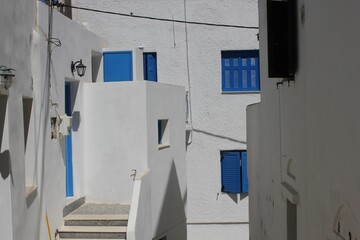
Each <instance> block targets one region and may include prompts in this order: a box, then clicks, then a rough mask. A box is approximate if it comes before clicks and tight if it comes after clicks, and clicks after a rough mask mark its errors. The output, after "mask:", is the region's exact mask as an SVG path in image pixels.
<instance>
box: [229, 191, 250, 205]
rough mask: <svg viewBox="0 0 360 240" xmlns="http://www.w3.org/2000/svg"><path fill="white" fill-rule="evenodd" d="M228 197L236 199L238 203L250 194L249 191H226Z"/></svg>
mask: <svg viewBox="0 0 360 240" xmlns="http://www.w3.org/2000/svg"><path fill="white" fill-rule="evenodd" d="M226 195H228V197H229V198H230V199H231V200H233V201H234V203H236V204H238V203H239V201H241V200H243V199H244V198H246V197H247V196H248V195H249V194H248V193H226Z"/></svg>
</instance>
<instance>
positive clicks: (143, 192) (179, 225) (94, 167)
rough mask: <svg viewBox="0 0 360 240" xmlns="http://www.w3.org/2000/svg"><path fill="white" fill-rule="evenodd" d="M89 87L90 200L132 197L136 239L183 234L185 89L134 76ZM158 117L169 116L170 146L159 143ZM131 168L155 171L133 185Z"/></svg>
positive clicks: (87, 175) (87, 164)
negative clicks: (131, 78)
mask: <svg viewBox="0 0 360 240" xmlns="http://www.w3.org/2000/svg"><path fill="white" fill-rule="evenodd" d="M84 90H85V98H84V99H85V102H86V105H85V113H84V114H85V117H86V119H87V120H86V123H85V129H86V134H85V136H86V141H85V148H86V149H87V151H86V156H85V159H86V160H85V182H86V187H85V189H86V191H85V193H86V197H87V199H88V201H91V202H122V203H131V204H132V205H131V208H132V209H131V217H132V219H131V222H132V223H133V225H132V226H133V228H132V229H133V230H132V231H131V233H134V234H135V236H136V237H137V239H147V238H149V237H155V238H156V239H157V238H160V236H162V235H168V236H171V234H173V235H177V236H176V238H172V239H183V238H182V237H183V236H186V214H185V201H186V190H187V189H186V168H185V121H184V119H185V89H184V88H183V87H179V86H172V85H168V84H160V83H152V82H145V81H134V82H108V83H91V84H85V85H84ZM105 106H106V107H105ZM159 119H168V120H169V122H168V128H169V129H168V130H169V143H170V146H169V147H167V148H164V149H159V145H158V131H157V128H158V120H159ZM132 169H136V170H137V172H138V174H140V175H142V173H143V172H144V171H146V170H147V169H150V171H149V172H148V173H147V174H146V175H145V177H144V178H141V184H140V183H137V182H135V186H134V182H133V178H132V177H130V175H131V173H132V171H131V170H132ZM136 181H140V179H139V180H136ZM143 181H145V182H143ZM139 184H140V185H139ZM134 187H135V190H134ZM139 188H140V189H139ZM133 190H134V192H133ZM134 211H135V212H136V213H134ZM134 215H135V216H136V218H137V219H135V220H134ZM135 223H138V224H140V225H134V224H135ZM142 227H144V229H142ZM176 233H177V234H176ZM139 234H140V235H139Z"/></svg>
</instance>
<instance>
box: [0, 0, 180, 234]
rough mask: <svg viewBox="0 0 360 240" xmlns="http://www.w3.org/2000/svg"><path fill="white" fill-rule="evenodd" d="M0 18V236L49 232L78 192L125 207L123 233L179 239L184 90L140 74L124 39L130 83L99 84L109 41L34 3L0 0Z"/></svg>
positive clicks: (79, 195) (58, 226) (139, 63)
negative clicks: (82, 68)
mask: <svg viewBox="0 0 360 240" xmlns="http://www.w3.org/2000/svg"><path fill="white" fill-rule="evenodd" d="M0 22H1V23H2V25H3V27H1V29H0V35H1V40H0V66H1V67H0V77H1V81H4V80H6V79H5V78H7V76H5V75H6V74H8V73H9V70H8V68H14V69H15V70H12V73H13V74H14V75H15V76H14V77H13V83H12V86H10V87H9V86H8V85H6V86H5V85H4V84H5V83H4V82H1V86H0V176H1V178H0V192H1V194H0V238H1V239H2V240H25V239H41V240H43V239H54V236H56V237H59V236H58V235H57V232H58V231H57V230H60V232H61V228H62V226H63V224H64V222H63V211H64V212H65V209H67V207H68V206H69V205H70V204H72V203H73V202H74V201H76V200H78V199H83V197H85V198H86V201H88V202H93V203H99V202H102V203H125V204H131V209H130V214H129V224H128V227H127V230H125V231H126V233H127V239H134V238H136V239H148V238H154V239H160V238H163V236H167V237H168V238H170V239H179V240H180V239H185V238H186V221H185V219H186V215H185V199H186V172H185V141H184V139H185V97H186V94H185V89H184V87H181V86H174V85H169V84H161V83H151V82H146V81H143V80H142V71H143V70H142V55H140V56H141V58H138V57H137V54H138V52H139V50H137V49H135V50H134V49H133V48H132V47H126V46H120V47H121V48H125V49H126V48H127V49H130V51H131V52H132V53H133V56H134V57H133V63H134V64H133V66H134V67H133V68H132V69H131V70H130V71H131V72H132V74H133V79H134V82H126V83H119V82H115V83H108V82H106V83H105V82H104V78H103V76H104V74H103V69H104V68H103V60H102V59H103V57H102V56H103V52H104V51H105V52H109V51H110V50H109V49H105V47H109V44H108V43H107V42H106V41H105V40H103V39H101V38H100V37H99V36H97V35H95V34H94V33H92V32H90V31H88V30H86V29H84V28H83V26H81V25H79V24H77V23H75V22H73V21H72V20H71V19H68V18H67V17H65V16H64V15H62V14H60V13H59V12H58V11H56V10H54V11H51V10H50V8H49V7H48V6H46V5H45V4H44V3H42V2H38V1H35V0H33V1H29V0H16V1H13V0H5V1H1V2H0ZM49 24H50V26H52V27H50V28H49ZM129 45H131V44H129ZM112 46H114V45H112ZM80 60H81V61H80ZM78 61H79V62H78ZM72 62H74V63H75V62H78V63H77V64H79V63H81V62H82V63H83V64H84V65H87V70H86V72H85V75H84V76H83V77H80V76H79V75H78V73H77V72H76V70H75V71H74V72H72V69H71V65H72ZM77 66H78V65H77ZM169 77H170V76H169ZM65 114H67V115H72V125H71V126H72V127H71V131H70V132H68V129H69V128H68V127H69V126H70V124H66V122H67V120H66V117H64V115H65ZM159 126H161V128H159ZM68 133H71V135H67V134H68ZM158 134H159V135H158ZM69 139H70V140H71V141H70V140H69ZM69 149H72V151H69ZM69 154H71V157H69ZM69 159H70V160H72V162H71V161H69ZM132 169H134V170H136V172H135V171H132ZM134 172H135V173H136V175H133V176H130V175H131V174H132V173H134ZM71 173H72V174H71ZM169 202H171V203H172V204H173V205H169Z"/></svg>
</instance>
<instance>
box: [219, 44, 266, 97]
mask: <svg viewBox="0 0 360 240" xmlns="http://www.w3.org/2000/svg"><path fill="white" fill-rule="evenodd" d="M221 68H222V91H223V92H254V91H260V76H259V50H244V51H222V52H221Z"/></svg>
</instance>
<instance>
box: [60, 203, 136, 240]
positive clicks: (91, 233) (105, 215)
mask: <svg viewBox="0 0 360 240" xmlns="http://www.w3.org/2000/svg"><path fill="white" fill-rule="evenodd" d="M129 210H130V206H129V205H122V204H93V203H87V204H84V205H83V206H82V207H80V208H79V209H77V210H76V211H74V212H73V213H71V214H69V215H67V216H66V217H65V218H64V226H63V227H62V228H61V229H60V230H59V235H58V236H59V239H60V240H74V239H82V240H85V239H93V240H100V239H118V240H120V239H126V229H127V222H128V217H129Z"/></svg>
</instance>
